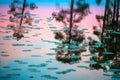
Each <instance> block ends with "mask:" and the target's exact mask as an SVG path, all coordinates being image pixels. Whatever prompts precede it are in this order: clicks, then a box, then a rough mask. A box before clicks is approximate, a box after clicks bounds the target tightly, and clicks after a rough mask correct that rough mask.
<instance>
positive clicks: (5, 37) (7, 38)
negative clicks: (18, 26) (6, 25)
mask: <svg viewBox="0 0 120 80" xmlns="http://www.w3.org/2000/svg"><path fill="white" fill-rule="evenodd" d="M10 39H11V36H4V37H3V40H10Z"/></svg>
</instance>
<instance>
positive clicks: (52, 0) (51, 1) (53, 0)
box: [0, 0, 106, 7]
mask: <svg viewBox="0 0 120 80" xmlns="http://www.w3.org/2000/svg"><path fill="white" fill-rule="evenodd" d="M21 1H22V0H21ZM28 1H29V2H34V3H36V4H37V5H38V6H46V7H47V6H48V7H50V6H52V5H53V6H55V5H56V4H58V3H59V4H60V6H61V5H62V4H64V5H65V4H66V5H69V4H70V1H71V0H28ZM105 1H106V0H102V2H101V4H100V6H104V5H105ZM11 2H12V0H0V5H9V4H10V3H11ZM86 2H87V3H89V4H90V6H96V5H97V4H96V2H95V0H86ZM62 6H63V5H62Z"/></svg>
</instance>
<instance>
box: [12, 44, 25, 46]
mask: <svg viewBox="0 0 120 80" xmlns="http://www.w3.org/2000/svg"><path fill="white" fill-rule="evenodd" d="M12 46H25V44H12Z"/></svg>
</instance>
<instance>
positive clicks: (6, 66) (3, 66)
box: [2, 66, 10, 68]
mask: <svg viewBox="0 0 120 80" xmlns="http://www.w3.org/2000/svg"><path fill="white" fill-rule="evenodd" d="M2 68H10V67H9V66H3V67H2Z"/></svg>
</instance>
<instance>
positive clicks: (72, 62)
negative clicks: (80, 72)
mask: <svg viewBox="0 0 120 80" xmlns="http://www.w3.org/2000/svg"><path fill="white" fill-rule="evenodd" d="M77 63H80V62H79V61H71V62H70V64H77Z"/></svg>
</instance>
